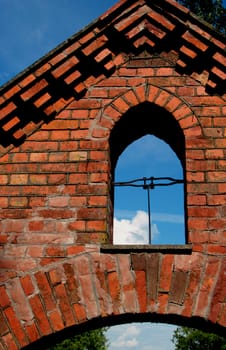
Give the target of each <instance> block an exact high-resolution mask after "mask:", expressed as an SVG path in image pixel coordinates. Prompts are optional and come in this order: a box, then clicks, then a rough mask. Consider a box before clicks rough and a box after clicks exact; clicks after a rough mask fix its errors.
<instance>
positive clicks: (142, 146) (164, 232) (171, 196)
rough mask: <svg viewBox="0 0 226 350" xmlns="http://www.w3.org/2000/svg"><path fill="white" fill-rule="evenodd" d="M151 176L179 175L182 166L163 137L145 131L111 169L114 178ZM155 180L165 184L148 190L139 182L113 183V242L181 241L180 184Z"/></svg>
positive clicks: (182, 229) (159, 242) (180, 175)
mask: <svg viewBox="0 0 226 350" xmlns="http://www.w3.org/2000/svg"><path fill="white" fill-rule="evenodd" d="M152 176H153V177H155V178H157V179H159V178H163V177H171V178H174V179H183V169H182V167H181V164H180V162H179V160H178V158H177V157H176V155H175V153H174V152H173V151H172V149H171V148H170V147H169V146H168V145H167V144H166V143H165V142H164V141H161V140H160V139H158V138H156V137H155V136H150V135H147V136H144V137H142V138H140V139H139V140H137V141H135V142H133V143H132V144H131V145H130V146H128V147H127V148H126V150H125V151H124V152H123V153H122V155H121V156H120V158H119V160H118V162H117V166H116V169H115V182H121V181H122V182H124V181H128V180H129V179H141V178H143V177H145V178H150V177H152ZM141 182H142V181H141ZM155 183H156V184H157V183H161V184H164V183H165V184H167V185H166V186H156V187H154V188H151V189H150V192H149V193H148V192H147V191H148V190H145V189H144V188H143V186H141V187H133V186H122V187H121V186H115V190H114V191H115V194H114V196H115V199H114V224H113V227H114V228H113V242H114V243H115V244H149V243H152V244H185V232H184V190H183V184H182V183H175V184H174V185H168V183H169V181H167V182H166V181H164V182H163V181H160V180H157V181H156V182H155ZM148 197H149V198H148ZM148 199H150V202H149V203H150V216H149V213H148V212H149V210H148ZM149 219H150V224H151V225H150V226H151V227H150V232H149ZM150 233H151V239H150V237H149V234H150Z"/></svg>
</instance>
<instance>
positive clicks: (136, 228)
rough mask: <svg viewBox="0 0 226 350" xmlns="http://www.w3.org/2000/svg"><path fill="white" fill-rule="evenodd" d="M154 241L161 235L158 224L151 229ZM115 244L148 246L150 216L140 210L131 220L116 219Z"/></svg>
mask: <svg viewBox="0 0 226 350" xmlns="http://www.w3.org/2000/svg"><path fill="white" fill-rule="evenodd" d="M151 231H152V232H151V233H152V239H154V238H155V237H156V236H157V235H159V230H158V227H157V225H156V224H154V225H152V227H151ZM113 236H114V244H147V243H148V214H147V213H146V212H144V211H142V210H138V211H137V212H136V213H135V215H134V216H133V217H132V218H131V219H120V220H119V219H117V218H114V235H113Z"/></svg>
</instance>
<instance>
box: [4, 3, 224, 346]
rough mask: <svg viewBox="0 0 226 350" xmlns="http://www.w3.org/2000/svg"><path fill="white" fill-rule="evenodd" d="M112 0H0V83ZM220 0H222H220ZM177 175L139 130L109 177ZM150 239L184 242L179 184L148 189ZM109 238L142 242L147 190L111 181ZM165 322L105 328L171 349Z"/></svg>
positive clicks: (113, 335) (115, 339) (130, 340)
mask: <svg viewBox="0 0 226 350" xmlns="http://www.w3.org/2000/svg"><path fill="white" fill-rule="evenodd" d="M116 2H117V1H116V0H96V1H94V0H82V1H78V0H0V33H1V35H0V86H1V85H3V84H5V83H6V82H7V81H9V80H10V79H12V78H13V77H14V76H15V75H17V74H18V73H20V72H21V71H22V70H24V69H25V68H27V67H28V66H29V65H31V64H32V63H34V62H35V61H36V60H38V59H39V58H41V57H42V56H44V55H46V54H47V53H48V52H49V51H50V50H52V49H54V48H55V47H56V46H57V45H59V44H60V43H62V42H63V41H64V40H66V39H67V38H69V37H70V36H72V35H73V34H75V33H76V32H78V31H79V30H80V29H82V28H83V27H84V26H86V25H88V24H90V23H91V22H92V21H93V20H95V19H96V18H97V17H98V16H99V15H101V14H102V13H104V12H105V11H106V10H107V9H108V8H110V7H111V6H113V5H114V4H115V3H116ZM225 2H226V0H225V1H224V5H225ZM151 176H154V177H165V176H170V177H174V178H179V179H181V178H182V168H181V165H180V163H179V161H178V159H177V157H176V156H175V154H174V153H173V151H172V150H171V149H170V148H169V146H168V145H166V144H165V143H164V142H163V141H161V140H159V139H157V138H155V137H154V136H150V135H149V136H145V137H144V138H142V139H140V140H138V141H137V142H135V143H133V144H132V145H130V146H129V147H128V149H126V150H125V152H124V153H123V154H122V155H121V157H120V159H119V161H118V163H117V167H116V177H115V181H128V180H133V179H137V178H143V177H147V178H149V177H151ZM150 204H151V236H152V243H153V244H183V243H184V212H183V185H181V184H177V185H173V186H166V187H155V188H154V189H152V190H150ZM114 230H115V234H114V243H118V244H121V243H127V244H139V243H148V214H147V190H144V189H143V188H131V187H123V188H122V187H116V189H115V219H114ZM174 329H175V326H172V325H167V324H164V325H163V324H159V325H156V324H151V323H145V324H143V323H142V324H135V323H133V324H127V325H121V326H115V327H111V328H110V330H109V331H108V334H107V336H108V338H109V340H110V348H109V349H110V350H123V349H131V350H137V349H139V350H147V349H148V350H160V349H161V350H166V349H167V350H172V349H173V344H172V342H171V337H172V332H173V330H174Z"/></svg>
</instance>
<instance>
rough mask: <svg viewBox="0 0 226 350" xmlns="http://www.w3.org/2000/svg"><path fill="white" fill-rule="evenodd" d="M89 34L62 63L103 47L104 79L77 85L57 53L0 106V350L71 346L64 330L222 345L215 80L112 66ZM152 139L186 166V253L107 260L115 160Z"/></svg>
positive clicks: (222, 237) (135, 253) (143, 64)
mask: <svg viewBox="0 0 226 350" xmlns="http://www.w3.org/2000/svg"><path fill="white" fill-rule="evenodd" d="M122 3H124V2H122ZM125 3H126V2H125ZM167 3H170V1H167ZM123 6H124V5H123ZM179 8H180V7H179ZM104 20H105V17H103V18H102V21H104ZM167 23H168V22H167ZM127 25H128V23H127ZM130 25H131V24H130ZM130 25H129V26H130ZM167 25H169V23H168V24H167ZM98 28H99V27H98ZM117 28H118V27H117ZM123 28H124V27H122V28H121V27H120V29H119V31H123V30H124V29H125V28H124V29H123ZM196 29H197V28H196ZM93 33H94V31H93V32H91V33H88V34H87V33H85V34H84V35H83V34H82V35H83V36H81V38H80V39H79V41H78V42H77V45H76V44H72V43H70V45H71V46H69V47H68V48H67V50H66V49H65V51H64V52H66V53H67V54H68V55H70V53H71V52H73V50H76V49H77V48H81V47H82V48H83V46H82V45H85V48H83V49H82V50H83V51H82V52H83V54H84V55H87V56H88V55H89V54H91V55H92V52H94V51H95V48H96V47H98V50H99V49H100V52H99V54H97V53H96V52H95V62H96V63H98V62H103V64H104V70H101V72H99V75H98V74H97V75H98V76H92V75H91V74H90V73H89V74H87V76H86V79H85V80H81V81H79V78H78V77H80V75H79V73H78V70H76V69H74V68H73V67H74V66H75V67H76V65H77V64H78V63H79V60H77V59H76V58H75V56H72V57H71V58H70V59H67V60H65V61H64V62H63V63H62V62H61V61H62V60H63V57H64V58H65V56H63V55H62V54H61V53H59V52H58V51H57V52H56V53H55V54H54V56H53V57H51V59H49V61H48V62H46V61H45V64H42V65H41V66H40V67H39V68H37V67H33V68H31V70H30V71H29V72H28V73H26V74H25V76H23V77H22V78H21V79H20V81H19V83H18V81H15V85H13V86H10V88H9V89H8V90H7V89H6V90H3V95H2V96H3V97H0V103H2V105H3V107H2V109H1V118H0V120H4V122H3V126H2V131H1V133H2V135H3V139H2V140H3V141H2V145H1V149H0V151H1V154H2V156H1V158H0V162H1V164H0V182H1V187H0V218H1V222H0V244H1V245H0V252H1V258H0V269H1V272H0V306H1V310H0V336H1V339H0V350H6V349H20V348H22V347H24V346H25V345H29V344H31V347H32V349H34V348H35V346H36V345H35V344H37V347H39V348H40V344H38V343H34V342H35V341H37V340H38V339H41V341H42V339H43V337H44V336H47V335H52V334H55V333H57V332H58V331H62V333H60V335H61V336H65V334H67V333H65V332H66V331H67V330H68V329H67V327H69V326H75V327H76V326H80V325H87V324H88V327H89V324H90V322H92V321H93V320H95V322H97V320H98V322H99V323H98V325H103V324H104V325H107V324H112V323H120V322H123V321H125V320H126V321H128V322H131V321H132V320H134V321H135V320H140V321H142V320H150V321H152V320H157V321H163V322H171V323H177V324H188V325H192V326H198V327H201V328H203V329H208V330H212V331H215V332H217V333H221V334H223V332H224V331H225V325H226V318H225V290H226V286H225V267H226V259H225V256H226V244H225V242H226V184H225V179H226V175H225V174H226V172H225V168H226V163H225V158H226V157H225V156H226V151H225V149H226V119H225V99H224V97H222V94H221V93H219V91H218V93H216V92H214V91H212V92H210V91H208V89H207V85H208V86H209V87H211V88H212V89H213V88H215V80H214V79H212V80H208V74H207V72H206V71H205V70H204V71H202V72H201V73H200V71H201V70H195V69H194V70H193V71H185V72H181V71H180V69H178V66H180V68H181V67H182V66H183V67H184V65H185V63H184V61H183V60H182V59H180V60H179V61H178V62H177V65H176V64H175V62H176V60H177V59H178V55H177V53H176V52H175V51H174V50H171V51H168V52H164V51H162V52H161V53H159V54H158V55H156V54H155V55H153V54H150V53H147V52H146V51H145V52H141V53H137V52H135V53H136V54H134V52H133V54H131V55H130V54H129V55H127V56H125V54H118V55H115V57H114V60H113V61H112V60H110V59H109V57H111V55H113V54H112V52H110V51H109V50H108V49H107V48H102V46H103V45H105V43H106V42H107V41H108V38H106V37H103V36H100V37H99V39H98V40H97V41H95V43H96V44H95V45H97V46H95V45H94V44H93V43H92V44H91V43H90V42H89V40H91V39H92V38H93V37H94V34H93ZM96 33H98V31H97V29H96ZM106 35H107V34H106ZM131 35H132V34H131ZM184 35H185V34H184ZM100 38H101V39H100ZM142 38H143V37H141V38H140V39H139V40H140V41H139V43H140V42H142ZM185 38H186V40H187V41H189V40H191V41H192V43H193V44H194V46H195V45H196V44H197V43H196V41H195V40H193V39H191V38H190V37H188V34H186V35H185ZM131 40H132V39H131ZM205 40H208V39H207V38H205ZM87 42H88V43H89V45H88V44H86V43H87ZM93 45H94V46H93ZM112 45H113V44H112ZM188 46H189V45H188ZM189 47H190V46H189ZM218 47H220V43H218ZM196 49H197V47H196V48H195V51H196ZM183 50H184V51H185V52H187V51H186V50H187V49H186V47H184V48H183ZM203 50H205V48H203ZM112 51H114V50H113V49H112ZM190 54H191V52H190ZM191 56H192V55H191ZM73 57H74V58H73ZM192 57H193V56H192ZM216 60H217V58H216V57H215V61H216ZM185 62H186V60H185ZM85 63H86V61H85ZM219 65H220V67H221V66H222V56H221V55H220V56H219ZM50 67H51V69H52V71H51V74H52V77H51V79H56V85H54V83H53V82H55V80H51V79H50V75H49V74H50V73H49V70H50ZM80 68H81V70H83V74H85V73H84V72H85V69H84V66H82V67H80ZM193 68H194V67H193ZM73 69H74V70H73ZM212 73H213V72H212ZM212 73H211V74H212ZM62 76H63V79H64V83H66V84H68V86H69V88H70V89H71V85H70V84H72V82H73V83H74V82H75V81H76V84H75V85H73V89H74V90H73V91H74V92H73V94H72V93H71V90H70V89H69V90H67V89H66V90H65V84H64V83H62V81H61V80H60V79H61V77H62ZM53 77H54V78H53ZM57 79H59V81H58V80H57ZM77 79H78V80H77ZM36 80H38V82H36ZM208 81H209V83H208V84H207V82H208ZM48 84H49V85H48ZM206 84H207V85H206ZM61 88H62V90H61ZM46 89H47V90H46ZM61 93H62V95H64V96H63V97H62V96H61ZM14 94H15V96H16V97H15V99H14V100H13V102H12V101H11V100H10V98H12V96H14ZM13 98H14V97H13ZM8 99H9V100H10V101H11V102H10V101H9V102H8ZM49 101H50V102H51V103H50V102H49ZM15 106H16V107H15ZM138 110H139V112H140V113H141V117H139V118H137V119H136V117H134V115H135V112H134V111H138ZM156 112H158V113H157V114H156ZM149 114H150V115H151V116H152V118H153V123H150V121H147V118H146V115H149ZM143 115H145V117H143ZM128 121H132V124H131V123H128ZM163 121H164V122H163ZM127 123H128V124H127ZM126 126H127V127H128V128H127V129H126ZM166 126H167V128H166ZM115 130H119V133H116V132H115ZM128 130H129V131H128ZM152 132H153V133H154V134H156V136H157V137H161V138H163V139H164V140H165V141H166V142H168V143H169V144H170V146H171V147H172V148H173V149H174V150H175V152H176V154H177V155H178V157H179V158H180V160H181V162H182V164H183V166H184V172H185V180H186V186H185V203H186V226H187V237H186V240H187V243H189V244H191V246H190V250H189V249H187V246H186V247H184V250H183V249H179V248H178V247H177V248H175V249H171V250H167V249H164V247H162V248H161V249H158V247H157V249H156V248H153V247H149V248H148V247H146V248H145V249H144V250H142V249H138V248H137V247H131V248H129V247H128V249H126V247H123V249H121V250H120V249H118V250H117V249H114V248H112V249H110V248H109V247H108V248H109V249H110V250H109V249H108V250H104V249H103V248H102V244H103V243H111V242H112V217H113V203H112V184H111V183H112V179H113V176H114V166H115V163H116V161H117V157H118V156H119V154H120V152H122V151H123V149H124V148H125V147H126V146H127V145H128V144H129V143H130V142H132V141H133V140H135V139H136V138H137V137H138V136H139V137H141V136H143V135H144V134H146V133H152ZM5 134H6V136H5ZM7 135H9V136H7ZM8 137H9V139H8ZM118 145H120V146H118ZM182 248H183V247H182ZM79 329H80V328H79ZM50 340H51V339H50ZM46 341H47V339H46V338H45V339H44V342H46ZM42 346H43V345H42Z"/></svg>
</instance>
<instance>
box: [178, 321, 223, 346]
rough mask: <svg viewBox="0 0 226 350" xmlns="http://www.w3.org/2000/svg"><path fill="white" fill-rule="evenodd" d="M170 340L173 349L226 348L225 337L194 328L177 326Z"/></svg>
mask: <svg viewBox="0 0 226 350" xmlns="http://www.w3.org/2000/svg"><path fill="white" fill-rule="evenodd" d="M172 342H173V343H174V344H175V350H226V339H225V338H222V337H219V336H218V335H216V334H212V333H205V332H202V331H200V330H197V329H194V328H187V327H178V328H177V329H176V330H175V331H174V333H173V338H172Z"/></svg>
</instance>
